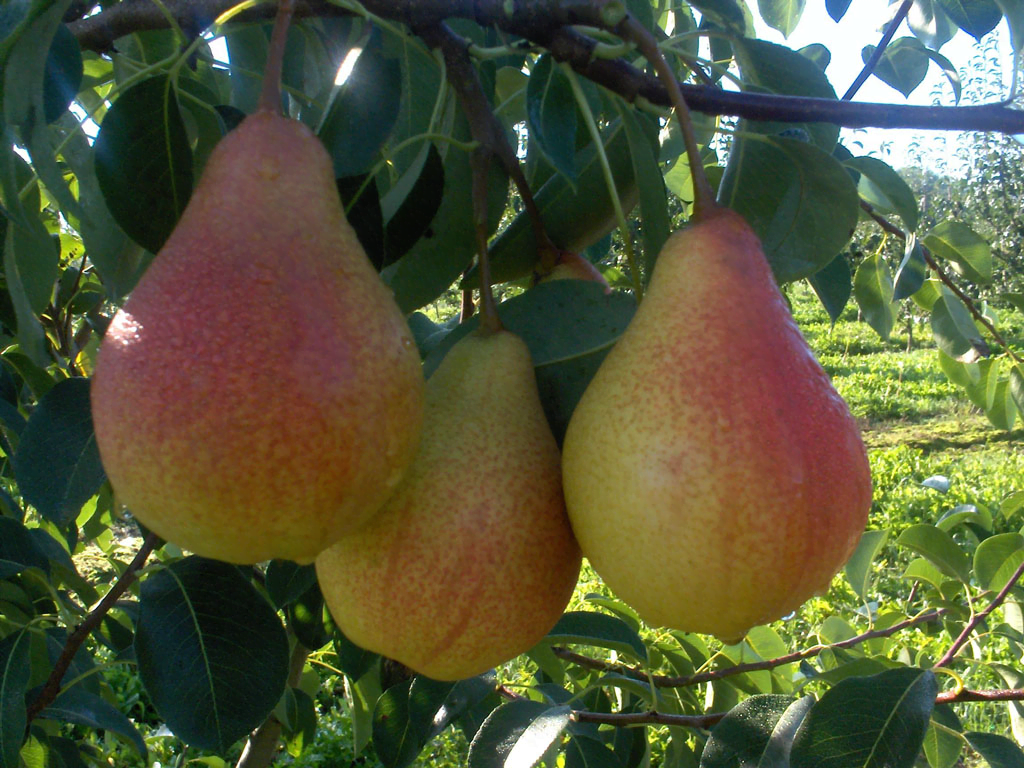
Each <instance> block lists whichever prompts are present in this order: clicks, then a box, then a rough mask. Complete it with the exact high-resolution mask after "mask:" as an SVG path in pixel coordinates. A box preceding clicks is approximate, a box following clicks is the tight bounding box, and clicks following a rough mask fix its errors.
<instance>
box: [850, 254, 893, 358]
mask: <svg viewBox="0 0 1024 768" xmlns="http://www.w3.org/2000/svg"><path fill="white" fill-rule="evenodd" d="M893 292H894V287H893V283H892V273H891V272H890V271H889V264H888V262H886V260H885V259H884V258H882V256H881V254H878V253H876V254H873V255H871V256H868V257H866V258H865V259H864V261H862V262H861V263H860V265H859V266H858V267H857V274H856V275H855V276H854V278H853V295H854V297H855V298H856V299H857V304H858V305H859V306H860V308H861V311H862V312H863V313H864V319H865V320H866V321H867V323H868V325H870V326H871V327H872V328H874V329H875V333H877V334H878V335H879V336H881V337H882V338H883V339H888V338H889V334H890V333H892V326H893V323H894V321H895V316H896V313H895V310H896V308H895V306H894V305H893Z"/></svg>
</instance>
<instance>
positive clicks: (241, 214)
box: [92, 109, 423, 563]
mask: <svg viewBox="0 0 1024 768" xmlns="http://www.w3.org/2000/svg"><path fill="white" fill-rule="evenodd" d="M422 399H423V375H422V371H421V367H420V361H419V356H418V354H417V351H416V348H415V346H414V344H413V340H412V334H411V333H410V331H409V328H408V326H407V325H406V322H405V319H404V317H403V316H402V314H401V312H400V311H399V309H398V307H397V305H396V304H395V302H394V299H393V297H392V296H391V294H390V292H389V291H388V289H387V288H386V287H385V286H384V285H383V283H382V282H381V281H380V279H379V277H378V275H377V274H376V273H375V272H374V270H373V268H372V266H371V265H370V262H369V261H368V260H367V257H366V254H365V253H364V251H363V249H362V247H361V246H360V244H359V242H358V240H357V239H356V235H355V232H354V231H353V229H352V227H351V226H350V225H349V224H348V222H347V221H346V220H345V216H344V212H343V210H342V207H341V203H340V200H339V198H338V193H337V188H336V186H335V180H334V174H333V169H332V165H331V160H330V158H329V156H328V154H327V152H326V150H325V149H324V147H323V145H322V144H321V143H320V141H319V140H318V139H317V138H316V136H315V135H313V133H312V132H311V131H310V130H309V129H308V128H306V127H305V126H304V125H302V124H301V123H299V122H297V121H295V120H290V119H288V118H285V117H283V116H282V115H280V114H277V113H276V112H275V111H272V110H269V109H261V110H260V111H258V112H256V113H254V114H252V115H251V116H249V117H247V118H246V119H245V120H244V121H243V122H242V123H241V124H240V125H239V126H238V127H237V128H236V129H235V130H233V131H232V132H231V133H229V134H228V135H227V136H225V138H224V139H223V140H222V141H221V142H220V143H219V144H218V145H217V147H216V148H215V150H214V152H213V153H212V155H211V156H210V158H209V161H208V163H207V165H206V168H205V170H204V173H203V176H202V179H201V180H200V182H199V184H198V185H197V187H196V189H195V192H194V193H193V195H192V198H191V200H190V201H189V203H188V206H187V207H186V209H185V211H184V212H183V214H182V216H181V219H180V221H179V222H178V225H177V227H176V228H175V229H174V231H173V232H172V234H171V236H170V237H169V239H168V240H167V242H166V244H165V245H164V247H163V248H162V250H161V251H160V253H159V254H158V255H157V256H156V259H155V260H154V261H153V263H152V265H151V266H150V267H149V269H148V270H147V271H146V273H145V274H144V275H143V277H142V279H141V280H140V282H139V284H138V285H137V286H136V288H135V290H134V291H133V292H132V294H131V296H130V297H129V299H128V301H127V303H126V304H125V305H124V307H123V309H121V310H120V311H119V312H118V313H117V315H116V316H115V317H114V319H113V321H112V322H111V323H110V326H109V329H108V331H107V333H106V336H105V338H104V341H103V344H102V347H101V349H100V353H99V357H98V360H97V364H96V372H95V377H94V379H93V384H92V410H93V419H94V423H95V429H96V439H97V443H98V445H99V450H100V455H101V458H102V460H103V465H104V468H105V469H106V471H107V475H108V477H109V478H110V480H111V482H112V484H113V487H114V490H115V492H116V494H117V498H118V500H119V501H120V502H122V503H124V504H126V505H127V506H128V507H129V508H130V510H131V512H132V513H133V514H134V515H135V516H136V517H137V518H138V519H139V520H140V521H141V522H142V523H143V524H144V525H146V526H147V527H149V528H150V529H152V530H153V531H154V532H156V533H157V534H159V535H160V536H162V537H164V538H166V539H168V540H169V541H172V542H174V543H175V544H177V545H179V546H181V547H183V548H185V549H189V550H192V551H193V552H195V553H197V554H200V555H205V556H207V557H212V558H218V559H221V560H226V561H229V562H233V563H254V562H258V561H262V560H267V559H270V558H286V559H290V560H295V561H299V562H309V561H312V560H313V558H314V557H315V556H316V554H317V553H318V552H320V550H322V549H324V547H326V546H328V545H329V544H330V543H332V542H333V541H334V540H336V539H337V538H339V537H340V536H341V535H343V534H345V533H348V532H350V531H352V530H354V529H355V528H357V527H358V526H360V525H361V524H363V523H364V522H365V521H366V520H367V519H368V518H369V517H370V515H372V514H373V513H374V512H376V511H377V509H378V508H379V507H380V506H381V505H382V504H383V503H384V501H385V500H386V499H387V497H388V496H389V495H390V494H391V492H392V490H394V488H395V486H396V485H397V484H398V481H399V479H400V477H401V475H402V473H403V471H404V469H405V467H406V466H407V465H408V463H409V462H410V461H411V459H412V456H413V454H414V453H415V448H416V444H417V440H418V436H419V428H420V422H421V418H422Z"/></svg>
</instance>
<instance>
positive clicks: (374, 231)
mask: <svg viewBox="0 0 1024 768" xmlns="http://www.w3.org/2000/svg"><path fill="white" fill-rule="evenodd" d="M365 181H366V175H365V174H362V175H359V176H345V177H344V178H341V179H337V180H336V186H337V188H338V195H339V196H340V198H341V204H342V205H343V206H344V208H345V218H346V219H348V223H349V224H351V225H352V229H354V230H355V231H356V237H357V238H358V239H359V244H360V245H361V246H363V250H364V251H366V257H367V258H368V259H369V260H370V263H371V264H373V267H374V269H376V270H377V271H378V272H379V271H380V270H381V269H382V268H383V266H384V261H385V253H384V250H385V245H384V217H383V215H382V214H381V209H380V192H379V190H378V189H377V181H376V179H373V180H371V181H370V182H369V183H367V184H366V185H365V186H364V182H365ZM357 194H358V195H359V197H356V195H357Z"/></svg>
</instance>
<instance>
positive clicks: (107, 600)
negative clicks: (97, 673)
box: [27, 533, 160, 723]
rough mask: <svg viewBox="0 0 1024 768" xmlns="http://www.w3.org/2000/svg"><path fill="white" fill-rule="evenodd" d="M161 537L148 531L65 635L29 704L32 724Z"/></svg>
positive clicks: (52, 699) (29, 717) (29, 720)
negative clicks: (122, 567)
mask: <svg viewBox="0 0 1024 768" xmlns="http://www.w3.org/2000/svg"><path fill="white" fill-rule="evenodd" d="M159 541H160V538H159V537H158V536H157V535H156V534H154V533H150V534H149V535H148V536H146V538H145V540H143V542H142V546H140V547H139V551H138V552H137V553H136V554H135V557H134V559H133V560H132V561H131V563H129V564H128V567H127V568H125V571H124V573H122V574H121V575H120V577H118V579H117V581H115V582H114V584H113V586H112V587H111V588H110V589H109V590H108V591H107V594H105V595H104V596H103V599H102V600H100V601H99V603H97V605H96V607H95V608H94V609H93V610H92V611H90V612H89V615H88V616H86V617H85V618H84V619H83V620H82V623H81V624H79V625H78V626H77V627H75V630H74V631H73V632H72V633H71V634H70V635H68V639H67V640H66V641H65V643H64V649H63V650H62V651H61V653H60V657H59V658H58V659H57V663H56V664H54V665H53V669H52V670H51V671H50V676H49V677H48V678H47V679H46V683H45V684H44V685H43V689H42V690H41V691H40V692H39V695H38V696H36V698H35V700H34V701H33V702H32V703H31V704H29V705H28V711H27V715H28V722H29V723H31V722H32V721H33V720H34V719H35V718H36V717H37V716H38V715H39V713H40V712H42V711H43V710H44V709H46V708H47V707H48V706H50V704H52V703H53V701H54V699H56V698H57V696H58V695H59V694H60V684H61V681H62V680H63V679H64V675H65V674H67V671H68V668H69V667H70V666H71V661H72V659H74V658H75V654H76V653H78V649H79V648H80V647H81V646H82V643H84V642H85V639H86V638H87V637H88V636H89V635H90V633H91V632H92V631H93V630H94V629H96V627H98V626H99V625H100V622H101V621H103V617H104V616H106V615H107V613H108V612H109V611H110V609H111V608H113V607H114V604H115V603H116V602H117V600H118V598H120V597H121V595H123V594H124V592H125V590H126V589H128V587H130V586H131V584H132V582H133V581H135V575H136V573H137V572H138V570H139V569H140V568H142V566H143V565H145V563H146V559H147V558H148V557H149V555H150V553H151V552H152V551H153V549H154V548H155V547H156V545H157V543H158V542H159Z"/></svg>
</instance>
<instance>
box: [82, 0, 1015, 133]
mask: <svg viewBox="0 0 1024 768" xmlns="http://www.w3.org/2000/svg"><path fill="white" fill-rule="evenodd" d="M234 4H235V0H165V2H164V5H165V6H166V7H167V9H168V10H169V11H170V13H171V15H172V16H174V18H176V19H178V20H179V23H180V24H181V25H182V26H183V27H184V28H187V29H202V28H205V27H206V26H209V24H210V23H211V22H212V21H213V19H215V18H216V17H217V15H219V14H220V13H222V12H223V11H225V10H227V9H228V8H230V7H231V6H233V5H234ZM364 6H365V7H366V8H367V9H368V10H370V11H371V12H372V13H375V14H377V15H379V16H382V17H385V18H388V19H392V20H394V21H398V22H402V23H405V24H408V25H410V26H411V27H422V26H429V25H431V24H437V23H440V22H442V21H443V20H445V19H447V18H468V19H474V20H476V21H477V22H478V23H480V24H483V25H488V26H494V27H496V28H498V29H501V30H503V31H504V32H507V33H509V34H512V35H519V36H522V37H525V38H527V39H529V40H531V41H533V42H535V43H538V44H540V45H543V46H544V47H546V48H547V49H548V50H550V51H551V53H552V55H553V56H554V57H555V58H556V59H558V60H559V61H565V62H568V63H569V64H570V65H571V66H572V67H573V69H574V70H576V71H577V72H578V73H579V74H581V75H583V76H584V77H587V78H589V79H591V80H593V81H594V82H596V83H598V84H600V85H603V86H605V87H606V88H608V89H610V90H612V91H614V92H615V93H618V94H619V95H620V96H622V97H623V98H625V99H626V100H628V101H634V100H635V99H636V98H638V97H643V98H645V99H646V100H648V101H649V102H651V103H653V104H656V105H660V106H664V107H667V106H669V98H668V93H667V91H666V90H665V88H664V87H663V86H662V84H661V83H660V82H659V81H658V80H657V78H655V77H653V76H651V75H649V74H647V73H645V72H643V71H641V70H639V69H637V68H636V67H634V66H632V65H631V64H629V63H628V62H626V61H623V60H621V59H616V60H605V59H595V58H594V57H593V51H594V45H595V43H594V41H593V40H591V39H590V38H588V37H586V36H585V35H582V34H580V33H579V32H577V31H575V30H573V29H571V28H569V27H570V26H571V25H573V24H597V25H599V26H601V25H602V23H601V19H600V15H601V8H602V7H603V6H604V4H603V3H595V4H591V3H590V2H589V1H584V0H568V1H566V0H516V1H515V2H513V3H512V4H511V9H512V12H511V13H507V12H506V3H505V1H504V0H415V1H414V0H405V2H397V0H367V2H364ZM272 12H273V6H266V5H262V6H257V7H256V8H253V9H251V10H248V11H246V12H245V13H244V14H240V15H239V16H238V17H236V18H237V19H238V20H240V21H244V20H252V19H259V18H267V17H268V16H269V15H270V14H271V13H272ZM347 13H348V12H347V11H344V10H342V9H341V8H338V7H337V6H335V5H332V4H331V3H329V2H328V1H327V0H296V6H295V15H296V16H297V17H303V16H339V15H346V14H347ZM166 27H167V19H166V18H165V17H164V15H163V14H162V13H161V12H160V10H159V8H158V7H157V6H156V5H155V4H153V3H151V2H149V0H128V1H127V2H123V3H118V4H117V5H114V6H112V7H110V8H108V9H107V10H105V11H103V12H102V13H98V14H96V15H94V16H91V17H89V18H87V19H82V20H81V21H77V22H75V23H74V24H71V25H70V28H71V31H72V32H73V33H74V34H75V36H76V37H77V38H78V41H79V44H80V45H81V46H82V47H83V48H85V49H88V50H94V51H106V50H109V49H110V48H111V47H112V45H113V44H114V41H115V40H116V39H117V38H118V37H121V36H122V35H126V34H128V33H130V32H135V31H141V30H146V29H164V28H166ZM682 89H683V96H684V98H685V99H686V103H687V105H689V107H690V108H691V109H694V110H696V111H698V112H703V113H705V114H710V115H734V116H736V117H743V118H747V119H750V120H772V121H777V122H823V123H833V124H835V125H840V126H844V127H848V128H866V127H877V128H920V129H927V130H945V131H998V132H1001V133H1009V134H1016V133H1024V110H1016V109H1011V108H1010V107H1009V106H1007V105H1006V104H988V105H982V106H966V107H930V106H914V105H906V104H880V103H857V102H852V101H840V100H835V99H814V98H805V97H798V96H777V95H774V94H763V93H749V92H735V91H724V90H722V89H720V88H716V87H710V86H706V85H684V86H682Z"/></svg>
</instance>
